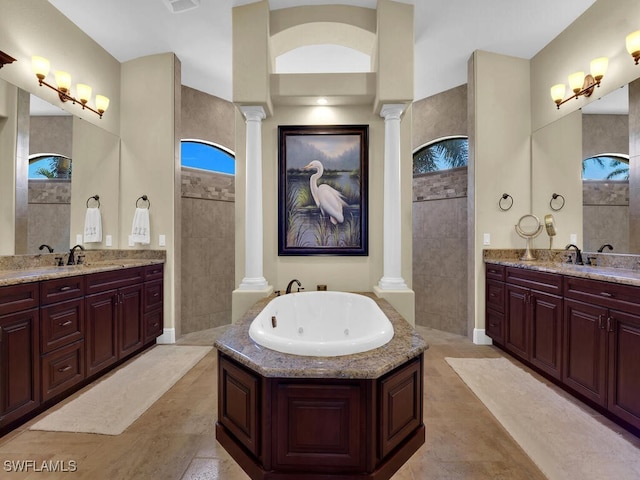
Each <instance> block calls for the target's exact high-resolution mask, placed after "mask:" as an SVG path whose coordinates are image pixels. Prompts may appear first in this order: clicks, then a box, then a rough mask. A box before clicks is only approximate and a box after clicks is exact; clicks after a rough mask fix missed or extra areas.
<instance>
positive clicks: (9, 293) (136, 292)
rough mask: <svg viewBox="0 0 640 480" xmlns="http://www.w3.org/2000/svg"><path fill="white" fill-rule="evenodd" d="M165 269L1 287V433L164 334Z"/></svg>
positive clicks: (137, 269)
mask: <svg viewBox="0 0 640 480" xmlns="http://www.w3.org/2000/svg"><path fill="white" fill-rule="evenodd" d="M163 274H164V269H163V265H162V264H154V265H149V266H145V267H132V268H122V269H118V270H111V271H106V272H99V273H92V274H85V275H77V276H71V277H62V278H56V279H51V280H42V281H39V282H38V281H35V282H29V283H24V284H18V285H11V286H5V287H0V435H2V434H4V433H6V431H9V430H10V429H11V428H13V426H14V425H16V424H17V423H19V422H21V421H24V419H25V418H28V416H31V415H33V414H34V413H37V412H38V411H40V410H43V409H44V408H46V407H48V406H51V405H53V404H54V403H55V402H57V401H59V400H60V399H62V398H63V397H64V396H66V395H68V394H69V393H71V392H73V391H74V390H75V389H77V388H79V387H80V386H82V385H83V384H86V383H88V382H89V381H91V380H93V379H95V377H96V376H97V375H99V374H101V373H104V372H106V370H107V368H108V367H112V366H114V365H115V364H116V363H118V362H119V361H121V360H123V359H125V358H127V357H129V356H131V355H133V354H135V353H137V352H139V351H141V350H142V349H144V348H145V346H149V345H151V344H153V343H154V342H155V339H156V337H158V336H159V335H161V334H162V331H163V321H162V311H163V296H162V285H163V283H162V282H163Z"/></svg>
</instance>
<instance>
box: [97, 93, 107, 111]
mask: <svg viewBox="0 0 640 480" xmlns="http://www.w3.org/2000/svg"><path fill="white" fill-rule="evenodd" d="M107 108H109V99H108V98H107V97H105V96H104V95H96V110H98V111H99V112H100V114H103V113H104V112H106V111H107Z"/></svg>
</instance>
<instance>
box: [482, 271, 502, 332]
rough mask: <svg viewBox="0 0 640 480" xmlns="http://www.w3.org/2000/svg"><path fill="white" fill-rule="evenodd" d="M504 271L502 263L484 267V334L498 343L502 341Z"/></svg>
mask: <svg viewBox="0 0 640 480" xmlns="http://www.w3.org/2000/svg"><path fill="white" fill-rule="evenodd" d="M504 271H505V268H504V267H503V266H502V265H487V269H486V291H485V293H486V297H485V301H486V306H487V308H486V317H485V325H486V334H487V335H488V336H489V337H491V338H492V339H493V340H494V341H495V342H496V343H499V344H502V343H504V295H505V285H504Z"/></svg>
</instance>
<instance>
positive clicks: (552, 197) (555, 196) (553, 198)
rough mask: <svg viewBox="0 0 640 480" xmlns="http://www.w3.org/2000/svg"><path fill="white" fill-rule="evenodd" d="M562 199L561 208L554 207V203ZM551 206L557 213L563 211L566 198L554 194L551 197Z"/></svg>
mask: <svg viewBox="0 0 640 480" xmlns="http://www.w3.org/2000/svg"><path fill="white" fill-rule="evenodd" d="M558 198H560V199H561V200H560V201H561V202H562V203H560V206H559V207H558V208H555V207H554V206H553V201H554V200H556V199H558ZM549 206H550V207H551V210H553V211H554V212H557V211H558V210H562V207H564V197H563V196H562V195H560V194H559V193H554V194H553V195H551V200H549Z"/></svg>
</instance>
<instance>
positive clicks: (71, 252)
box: [67, 245, 84, 265]
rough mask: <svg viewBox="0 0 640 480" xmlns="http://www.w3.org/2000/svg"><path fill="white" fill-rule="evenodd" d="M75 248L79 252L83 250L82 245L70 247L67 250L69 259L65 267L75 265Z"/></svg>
mask: <svg viewBox="0 0 640 480" xmlns="http://www.w3.org/2000/svg"><path fill="white" fill-rule="evenodd" d="M76 248H79V249H80V250H84V247H83V246H82V245H74V246H73V247H71V249H70V250H69V259H68V260H67V265H75V264H76V258H75V255H74V254H75V251H76Z"/></svg>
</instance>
